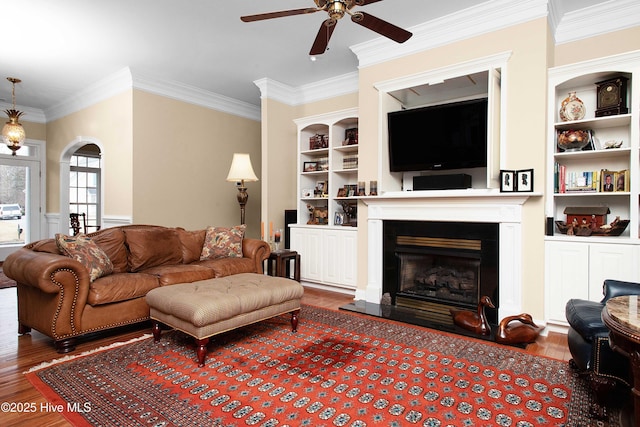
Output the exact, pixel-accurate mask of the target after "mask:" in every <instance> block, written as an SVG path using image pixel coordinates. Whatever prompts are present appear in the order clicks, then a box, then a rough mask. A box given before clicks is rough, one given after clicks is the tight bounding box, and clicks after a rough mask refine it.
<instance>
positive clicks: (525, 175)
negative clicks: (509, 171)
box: [515, 169, 533, 192]
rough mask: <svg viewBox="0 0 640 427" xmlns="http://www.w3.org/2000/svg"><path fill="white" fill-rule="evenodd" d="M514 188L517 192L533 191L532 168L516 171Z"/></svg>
mask: <svg viewBox="0 0 640 427" xmlns="http://www.w3.org/2000/svg"><path fill="white" fill-rule="evenodd" d="M515 188H516V191H518V192H529V191H533V169H523V170H519V171H516V182H515Z"/></svg>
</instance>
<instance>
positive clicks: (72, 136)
mask: <svg viewBox="0 0 640 427" xmlns="http://www.w3.org/2000/svg"><path fill="white" fill-rule="evenodd" d="M132 122H133V119H132V92H131V91H126V92H124V93H121V94H119V95H116V96H114V97H112V98H109V99H107V100H105V101H101V102H98V103H96V104H94V105H92V106H90V107H88V108H84V109H82V110H80V111H78V112H76V113H72V114H69V115H68V116H65V117H63V118H60V119H58V120H55V121H52V122H49V123H47V133H46V135H47V137H46V140H47V206H46V211H47V212H48V213H58V212H60V156H61V154H62V152H63V151H64V150H65V148H66V147H67V146H69V144H71V143H72V142H73V141H75V140H77V139H78V138H81V139H82V138H86V137H89V138H94V139H96V140H98V141H99V142H100V144H101V145H102V146H103V153H102V158H103V161H104V163H103V164H104V171H103V177H102V180H103V187H104V215H105V216H106V217H108V216H114V217H130V216H131V214H132V206H133V199H132V172H131V165H132V145H133V139H132Z"/></svg>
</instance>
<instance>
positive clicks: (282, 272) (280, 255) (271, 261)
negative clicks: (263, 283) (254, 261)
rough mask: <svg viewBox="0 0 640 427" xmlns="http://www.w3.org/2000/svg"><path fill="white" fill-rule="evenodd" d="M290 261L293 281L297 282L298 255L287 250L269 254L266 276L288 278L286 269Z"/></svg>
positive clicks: (298, 277)
mask: <svg viewBox="0 0 640 427" xmlns="http://www.w3.org/2000/svg"><path fill="white" fill-rule="evenodd" d="M291 261H293V279H294V280H296V281H298V282H299V281H300V254H299V253H298V252H296V251H291V250H289V249H282V250H279V251H273V252H271V254H270V255H269V258H268V259H267V274H268V275H269V276H278V277H288V274H287V273H288V270H289V268H288V267H289V266H290V263H291ZM274 266H275V269H274ZM274 270H275V271H274Z"/></svg>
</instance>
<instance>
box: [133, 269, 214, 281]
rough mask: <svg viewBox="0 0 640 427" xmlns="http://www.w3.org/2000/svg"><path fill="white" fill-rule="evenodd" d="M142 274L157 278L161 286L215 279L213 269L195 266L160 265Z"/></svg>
mask: <svg viewBox="0 0 640 427" xmlns="http://www.w3.org/2000/svg"><path fill="white" fill-rule="evenodd" d="M142 272H143V273H145V274H151V275H153V276H156V277H157V278H158V282H159V284H160V286H167V285H175V284H176V283H191V282H197V281H198V280H206V279H212V278H213V277H215V271H213V270H212V269H210V268H207V267H205V266H202V265H195V264H178V265H159V266H156V267H151V268H147V269H145V270H143V271H142Z"/></svg>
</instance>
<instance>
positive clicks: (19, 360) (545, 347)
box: [0, 288, 571, 426]
mask: <svg viewBox="0 0 640 427" xmlns="http://www.w3.org/2000/svg"><path fill="white" fill-rule="evenodd" d="M302 301H303V303H304V304H309V305H314V306H318V307H324V308H329V309H335V310H337V309H338V308H339V307H340V306H342V305H345V304H347V303H349V302H351V301H352V297H351V296H349V295H345V294H340V293H334V292H328V291H324V290H319V289H315V288H306V289H305V294H304V297H303V300H302ZM0 324H1V325H2V326H1V327H0V342H2V343H3V346H2V349H1V350H0V384H2V387H0V402H13V403H23V404H29V405H33V404H35V407H36V408H37V409H38V410H36V411H35V412H33V413H7V412H4V411H0V425H2V426H14V425H15V426H18V425H21V426H23V425H47V426H67V425H69V424H68V422H67V421H66V420H65V419H64V418H63V417H62V416H61V415H59V414H57V413H55V412H47V411H40V410H39V408H40V405H41V404H43V405H44V404H46V400H45V399H44V398H43V397H42V395H41V394H40V393H39V392H38V391H37V390H36V389H35V388H34V387H33V386H32V385H31V384H30V383H29V381H27V379H26V378H25V376H24V375H23V373H24V372H25V371H27V370H28V369H29V368H31V367H33V366H36V365H38V364H39V363H41V362H46V361H51V360H53V359H57V358H60V357H62V355H60V354H58V353H56V351H55V350H54V349H53V346H52V343H51V340H50V339H49V338H48V337H45V336H44V335H42V334H41V333H39V332H37V331H33V332H32V333H31V334H28V335H23V336H18V334H17V330H18V321H17V312H16V290H15V288H10V289H1V290H0ZM147 333H149V328H148V326H146V325H138V326H136V327H130V328H126V329H123V330H121V331H119V332H118V333H113V334H110V335H101V336H96V337H94V339H92V340H88V341H83V342H80V343H79V344H78V346H77V348H76V351H74V352H73V353H71V354H80V353H82V352H84V351H88V350H92V349H95V348H98V347H101V346H106V345H109V344H112V343H114V342H119V341H126V340H129V339H132V338H137V337H140V336H142V335H143V334H147ZM527 351H529V352H531V353H534V354H538V355H543V356H548V357H552V358H555V359H560V360H565V361H568V360H569V359H570V358H571V356H570V353H569V349H568V348H567V337H566V336H565V335H564V334H558V333H550V334H549V336H547V337H540V338H538V341H537V342H536V343H535V344H531V345H529V346H528V347H527Z"/></svg>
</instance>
